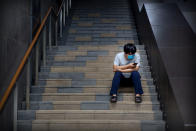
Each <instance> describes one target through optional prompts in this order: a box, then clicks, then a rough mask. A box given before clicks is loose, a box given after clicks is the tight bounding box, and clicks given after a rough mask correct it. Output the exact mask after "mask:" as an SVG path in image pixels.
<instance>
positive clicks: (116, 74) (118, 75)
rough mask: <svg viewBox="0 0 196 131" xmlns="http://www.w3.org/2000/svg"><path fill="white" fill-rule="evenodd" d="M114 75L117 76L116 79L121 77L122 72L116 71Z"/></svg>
mask: <svg viewBox="0 0 196 131" xmlns="http://www.w3.org/2000/svg"><path fill="white" fill-rule="evenodd" d="M114 75H115V76H117V77H120V76H121V75H122V72H120V71H116V72H115V74H114Z"/></svg>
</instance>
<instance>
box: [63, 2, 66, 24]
mask: <svg viewBox="0 0 196 131" xmlns="http://www.w3.org/2000/svg"><path fill="white" fill-rule="evenodd" d="M65 11H66V6H65V2H64V3H63V26H65V17H66V16H65Z"/></svg>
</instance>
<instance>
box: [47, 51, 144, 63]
mask: <svg viewBox="0 0 196 131" xmlns="http://www.w3.org/2000/svg"><path fill="white" fill-rule="evenodd" d="M88 53H89V52H87V54H88ZM91 54H92V53H91ZM140 59H141V61H142V62H147V55H140ZM46 60H47V61H64V62H65V61H94V62H96V61H102V62H108V63H109V62H112V63H113V61H114V60H113V59H111V56H109V57H108V56H66V55H64V56H60V55H57V56H48V57H47V59H46Z"/></svg>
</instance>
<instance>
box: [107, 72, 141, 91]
mask: <svg viewBox="0 0 196 131" xmlns="http://www.w3.org/2000/svg"><path fill="white" fill-rule="evenodd" d="M122 79H125V78H124V76H123V74H122V72H119V71H117V72H115V74H114V78H113V80H112V88H111V90H110V95H113V94H117V91H118V88H119V86H120V82H121V81H122ZM128 79H130V82H132V83H133V86H134V89H135V94H143V90H142V85H141V80H140V79H141V76H140V74H139V72H138V71H133V72H131V76H130V78H128Z"/></svg>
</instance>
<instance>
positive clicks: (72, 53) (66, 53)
mask: <svg viewBox="0 0 196 131" xmlns="http://www.w3.org/2000/svg"><path fill="white" fill-rule="evenodd" d="M119 52H122V51H108V50H99V51H94V50H92V51H85V50H81V51H49V52H47V54H48V56H49V57H54V55H56V57H57V56H59V57H60V56H61V57H62V56H64V57H66V56H89V57H90V56H107V57H111V56H113V57H115V56H116V54H117V53H119ZM137 53H138V54H140V55H146V51H145V50H138V51H137ZM112 60H113V59H112Z"/></svg>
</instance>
